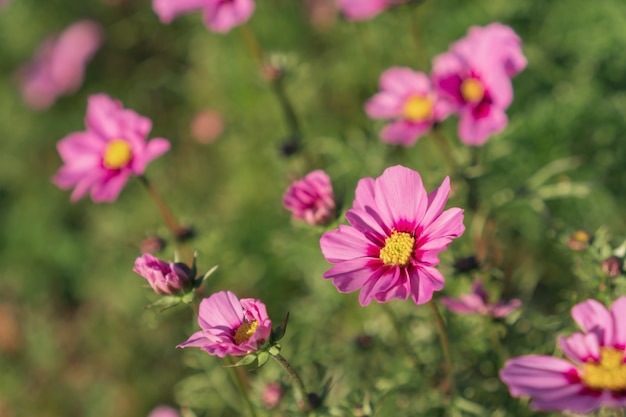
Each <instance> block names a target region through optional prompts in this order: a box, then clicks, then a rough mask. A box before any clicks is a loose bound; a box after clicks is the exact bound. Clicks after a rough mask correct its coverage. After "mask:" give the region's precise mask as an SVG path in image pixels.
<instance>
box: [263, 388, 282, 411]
mask: <svg viewBox="0 0 626 417" xmlns="http://www.w3.org/2000/svg"><path fill="white" fill-rule="evenodd" d="M282 397H283V387H282V385H280V383H278V382H270V383H268V384H267V385H265V389H264V390H263V397H262V398H261V400H262V401H263V405H264V406H265V408H267V409H268V410H270V409H272V408H275V407H276V406H278V404H280V400H281V398H282Z"/></svg>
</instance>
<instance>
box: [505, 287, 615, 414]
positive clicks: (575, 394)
mask: <svg viewBox="0 0 626 417" xmlns="http://www.w3.org/2000/svg"><path fill="white" fill-rule="evenodd" d="M572 317H573V318H574V320H575V321H576V323H577V324H578V325H579V326H580V327H581V328H582V330H583V333H580V332H577V333H574V334H572V335H571V336H569V337H563V336H561V337H559V346H560V348H561V349H562V350H563V353H565V356H566V357H567V359H561V358H555V357H552V356H544V355H528V356H521V357H518V358H514V359H510V360H508V361H507V362H506V363H505V364H504V368H503V369H501V370H500V379H502V381H504V383H505V384H507V385H508V386H509V391H510V392H511V395H512V396H514V397H521V396H528V397H530V398H531V400H532V402H531V407H532V408H533V409H536V410H541V411H572V412H574V413H580V414H587V413H591V412H593V411H595V410H598V409H599V408H601V407H607V408H624V407H626V363H624V353H625V349H626V297H620V298H618V299H617V300H616V301H615V302H614V303H613V305H611V308H610V310H607V309H606V307H604V305H602V304H601V303H599V302H598V301H596V300H587V301H584V302H582V303H579V304H577V305H575V306H574V308H572Z"/></svg>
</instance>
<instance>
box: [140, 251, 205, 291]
mask: <svg viewBox="0 0 626 417" xmlns="http://www.w3.org/2000/svg"><path fill="white" fill-rule="evenodd" d="M133 271H135V272H136V273H138V274H139V275H141V276H142V277H144V278H145V279H146V280H147V281H148V283H149V284H150V286H151V287H152V289H153V290H154V292H156V293H157V294H170V295H171V294H176V293H179V292H180V291H181V290H183V289H185V288H190V287H191V286H192V284H193V278H194V277H192V276H191V270H190V269H189V267H188V266H187V265H185V264H182V263H174V262H164V261H162V260H160V259H158V258H155V257H154V256H152V255H150V254H149V253H146V254H143V255H141V256H140V257H139V258H137V259H136V260H135V267H134V268H133Z"/></svg>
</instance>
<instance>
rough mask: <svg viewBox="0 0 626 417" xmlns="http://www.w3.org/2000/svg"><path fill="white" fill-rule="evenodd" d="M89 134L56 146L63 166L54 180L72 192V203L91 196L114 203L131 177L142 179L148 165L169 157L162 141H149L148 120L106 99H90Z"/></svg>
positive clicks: (78, 134) (75, 135) (79, 134)
mask: <svg viewBox="0 0 626 417" xmlns="http://www.w3.org/2000/svg"><path fill="white" fill-rule="evenodd" d="M85 125H86V127H87V130H85V131H83V132H74V133H70V134H69V135H68V136H66V137H65V138H63V139H62V140H61V141H59V143H58V144H57V149H58V151H59V154H60V155H61V158H62V159H63V163H64V165H63V166H62V167H61V168H60V169H59V170H58V171H57V173H56V175H55V176H54V178H53V179H52V181H53V182H54V183H55V184H56V185H57V186H59V187H60V188H62V189H69V188H72V187H74V191H73V192H72V196H71V200H72V201H77V200H79V199H81V198H83V197H84V196H85V195H86V194H87V193H90V194H91V199H92V200H93V201H94V202H96V203H100V202H113V201H115V200H116V199H117V196H118V195H119V193H120V192H121V191H122V188H124V185H126V182H127V181H128V178H129V177H130V176H131V175H143V173H144V171H145V170H146V167H147V165H148V163H149V162H150V161H152V160H153V159H155V158H157V157H159V156H160V155H162V154H164V153H165V152H167V151H168V150H169V148H170V143H169V142H168V141H167V140H165V139H162V138H158V139H152V140H150V141H149V142H147V141H146V137H147V136H148V133H149V132H150V129H152V122H151V121H150V119H148V118H146V117H143V116H141V115H139V114H137V113H135V112H134V111H132V110H128V109H124V108H123V107H122V104H121V103H120V102H119V101H117V100H114V99H112V98H111V97H109V96H107V95H105V94H96V95H92V96H90V97H89V102H88V104H87V116H86V118H85Z"/></svg>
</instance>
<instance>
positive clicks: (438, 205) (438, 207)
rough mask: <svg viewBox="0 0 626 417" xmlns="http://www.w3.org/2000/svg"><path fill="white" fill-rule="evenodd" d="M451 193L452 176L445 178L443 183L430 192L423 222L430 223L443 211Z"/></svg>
mask: <svg viewBox="0 0 626 417" xmlns="http://www.w3.org/2000/svg"><path fill="white" fill-rule="evenodd" d="M449 195H450V177H446V178H444V180H443V182H442V183H441V185H440V186H439V187H438V188H436V189H435V190H434V191H432V192H430V193H429V194H428V208H427V209H426V212H425V213H424V217H423V218H422V221H421V223H422V224H423V225H425V226H428V225H430V224H431V223H432V222H433V221H434V220H435V219H436V218H437V217H439V216H440V215H441V213H442V212H443V208H444V206H445V205H446V202H447V201H448V196H449Z"/></svg>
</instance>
